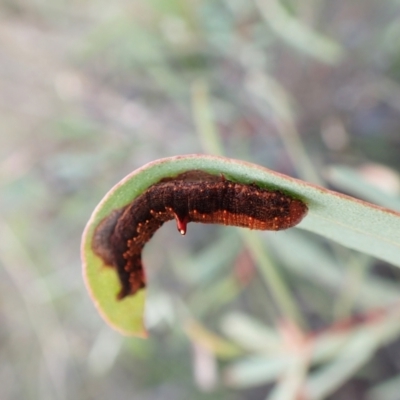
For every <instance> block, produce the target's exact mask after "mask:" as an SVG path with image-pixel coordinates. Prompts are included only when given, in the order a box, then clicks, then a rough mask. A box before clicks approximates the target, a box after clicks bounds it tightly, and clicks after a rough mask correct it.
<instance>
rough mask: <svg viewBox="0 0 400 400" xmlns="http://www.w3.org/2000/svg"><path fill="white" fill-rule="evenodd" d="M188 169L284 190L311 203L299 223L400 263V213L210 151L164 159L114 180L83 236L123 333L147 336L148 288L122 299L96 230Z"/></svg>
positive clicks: (91, 281) (100, 289)
mask: <svg viewBox="0 0 400 400" xmlns="http://www.w3.org/2000/svg"><path fill="white" fill-rule="evenodd" d="M189 170H202V171H205V172H208V173H211V174H215V175H221V176H222V175H223V176H224V177H225V178H226V179H229V180H233V181H237V182H241V183H247V184H251V183H256V184H257V185H259V186H260V187H265V188H271V189H279V190H282V191H284V192H286V193H288V194H289V195H292V196H294V197H296V198H299V199H301V200H303V201H304V202H305V203H306V204H307V205H308V208H309V212H308V215H307V216H306V217H305V218H304V219H303V221H302V222H301V223H300V224H299V225H298V227H299V228H302V229H306V230H308V231H311V232H314V233H317V234H319V235H322V236H325V237H326V238H328V239H332V240H334V241H336V242H338V243H340V244H342V245H344V246H346V247H349V248H351V249H355V250H358V251H360V252H363V253H366V254H370V255H372V256H375V257H378V258H380V259H382V260H385V261H387V262H389V263H392V264H394V265H397V266H400V214H399V213H396V212H394V211H391V210H388V209H385V208H382V207H378V206H375V205H372V204H369V203H366V202H363V201H360V200H357V199H354V198H352V197H349V196H345V195H342V194H339V193H336V192H333V191H330V190H327V189H324V188H322V187H318V186H315V185H312V184H309V183H307V182H303V181H300V180H297V179H294V178H291V177H288V176H285V175H282V174H279V173H277V172H274V171H271V170H268V169H266V168H264V167H261V166H258V165H255V164H251V163H248V162H245V161H240V160H233V159H229V158H224V157H216V156H207V155H184V156H176V157H170V158H164V159H161V160H157V161H154V162H152V163H149V164H147V165H145V166H144V167H142V168H140V169H138V170H136V171H134V172H132V173H131V174H129V175H128V176H127V177H125V178H124V179H123V180H122V181H121V182H119V183H118V184H117V185H115V186H114V187H113V188H112V189H111V190H110V191H109V192H108V193H107V194H106V195H105V197H104V198H103V200H102V201H101V202H100V204H99V205H98V206H97V207H96V209H95V210H94V212H93V214H92V216H91V218H90V220H89V222H88V224H87V226H86V229H85V232H84V234H83V238H82V261H83V265H84V277H85V281H86V284H87V287H88V290H89V292H90V294H91V296H92V298H93V300H94V302H95V304H96V306H97V308H98V309H99V312H100V313H101V315H102V316H103V317H104V318H105V319H106V320H107V321H108V322H109V323H110V324H111V325H112V326H113V327H115V328H116V329H117V330H119V331H120V332H122V333H124V334H127V335H136V336H146V331H145V328H144V324H143V314H144V304H145V292H146V290H145V289H143V290H140V291H139V292H138V293H137V294H136V295H134V296H128V297H127V298H125V299H123V300H121V301H119V300H117V298H116V296H117V293H118V291H119V289H120V285H119V281H118V278H117V274H116V273H115V271H114V270H113V269H112V268H110V267H107V266H105V265H104V264H103V261H102V260H101V259H100V258H99V257H98V256H97V255H96V254H94V252H93V250H92V240H93V234H94V231H95V229H96V227H97V226H98V224H99V223H100V222H101V221H102V220H103V219H104V218H105V217H107V216H108V215H109V214H110V213H111V212H112V211H113V210H116V209H119V208H121V207H124V206H126V205H127V204H129V203H130V202H132V201H133V200H134V199H135V198H136V197H137V196H139V195H140V194H141V193H143V192H144V191H145V190H146V189H147V188H148V187H149V186H151V185H153V184H155V183H157V182H158V181H160V180H161V179H162V178H165V177H173V176H176V175H178V174H181V173H183V172H185V171H189Z"/></svg>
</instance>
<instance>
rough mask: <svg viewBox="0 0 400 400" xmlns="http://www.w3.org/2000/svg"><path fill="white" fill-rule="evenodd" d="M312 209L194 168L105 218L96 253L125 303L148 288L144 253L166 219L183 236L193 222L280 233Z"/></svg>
mask: <svg viewBox="0 0 400 400" xmlns="http://www.w3.org/2000/svg"><path fill="white" fill-rule="evenodd" d="M307 211H308V208H307V206H306V204H305V203H304V202H302V201H301V200H298V199H295V198H292V197H291V196H289V195H287V194H285V193H283V192H282V191H280V190H269V189H263V188H260V187H258V186H257V185H256V184H243V183H237V182H232V181H230V180H227V179H226V178H225V177H224V176H222V175H220V176H218V175H212V174H209V173H206V172H203V171H198V170H193V171H188V172H185V173H182V174H180V175H178V176H176V177H174V178H165V179H163V180H161V181H160V182H158V183H156V184H154V185H152V186H150V187H148V188H147V189H146V190H145V192H143V193H142V194H141V195H139V196H138V197H136V198H135V199H134V200H133V201H132V202H131V203H130V204H128V205H127V206H125V207H123V208H122V209H119V210H115V211H113V212H112V213H111V214H110V215H109V216H107V217H106V218H104V219H103V220H102V221H101V222H100V223H99V225H98V226H97V228H96V230H95V232H94V235H93V241H92V249H93V251H94V252H95V254H96V255H97V256H99V257H100V258H101V259H102V260H103V262H104V264H105V265H108V266H111V267H113V268H115V269H116V271H117V273H118V276H119V280H120V283H121V290H120V292H119V294H118V296H117V297H118V299H123V298H124V297H126V296H128V295H134V294H135V293H136V292H137V291H138V290H140V289H142V288H144V287H145V286H146V278H145V273H144V269H143V265H142V250H143V248H144V246H145V245H146V243H147V242H148V241H149V240H150V239H151V237H152V236H153V235H154V233H155V232H156V231H157V229H159V228H160V227H161V226H162V225H163V224H164V222H166V221H169V220H172V219H175V221H176V224H177V228H178V231H179V232H180V233H181V234H182V235H185V234H186V230H187V224H188V223H189V222H201V223H205V224H224V225H232V226H239V227H246V228H249V229H260V230H273V231H278V230H282V229H287V228H291V227H293V226H295V225H297V224H298V223H299V222H300V221H301V220H302V219H303V218H304V216H305V215H306V214H307Z"/></svg>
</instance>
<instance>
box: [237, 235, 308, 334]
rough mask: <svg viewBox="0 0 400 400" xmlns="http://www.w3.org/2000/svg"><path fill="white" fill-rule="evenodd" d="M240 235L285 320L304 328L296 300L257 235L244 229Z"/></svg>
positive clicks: (304, 324)
mask: <svg viewBox="0 0 400 400" xmlns="http://www.w3.org/2000/svg"><path fill="white" fill-rule="evenodd" d="M242 237H243V239H244V241H245V242H246V244H247V247H248V248H249V250H250V252H251V254H252V256H253V259H254V261H255V262H256V265H257V266H258V269H259V271H260V273H261V275H262V277H263V278H264V281H265V283H266V285H267V286H268V287H269V288H270V290H271V293H272V296H273V297H274V300H275V302H276V304H277V305H278V307H279V309H280V311H281V312H282V314H283V315H284V316H285V318H286V319H287V320H290V321H293V322H295V323H296V324H297V325H299V326H300V327H301V328H303V329H304V328H305V327H306V323H305V321H304V319H303V317H302V315H301V313H300V311H299V309H298V307H297V305H296V301H295V299H294V298H293V296H292V295H291V294H290V292H289V290H288V289H287V287H286V286H285V284H284V281H283V279H282V278H281V277H280V275H279V273H278V271H277V268H276V267H275V265H274V263H273V262H272V261H271V259H270V258H269V257H268V254H267V252H266V251H265V250H264V245H263V243H262V242H261V240H260V237H259V235H257V233H255V232H252V231H244V232H243V233H242Z"/></svg>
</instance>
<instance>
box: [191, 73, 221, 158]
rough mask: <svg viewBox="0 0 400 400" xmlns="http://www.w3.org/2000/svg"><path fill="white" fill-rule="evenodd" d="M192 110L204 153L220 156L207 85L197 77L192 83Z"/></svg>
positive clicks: (219, 145)
mask: <svg viewBox="0 0 400 400" xmlns="http://www.w3.org/2000/svg"><path fill="white" fill-rule="evenodd" d="M192 110H193V118H194V122H195V124H196V130H197V133H198V135H199V138H200V142H201V145H202V147H203V149H204V150H205V153H208V154H213V155H219V156H222V155H223V153H224V151H223V146H222V142H221V140H220V137H219V134H218V130H217V127H216V125H215V122H214V116H213V112H212V109H211V105H210V96H209V93H208V86H207V83H206V82H205V81H204V80H200V79H199V80H197V81H195V82H193V84H192Z"/></svg>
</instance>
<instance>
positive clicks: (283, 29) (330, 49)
mask: <svg viewBox="0 0 400 400" xmlns="http://www.w3.org/2000/svg"><path fill="white" fill-rule="evenodd" d="M256 4H257V5H258V8H259V9H260V11H261V13H262V15H263V16H264V19H265V20H266V21H267V22H268V24H269V26H270V27H271V29H272V30H273V31H274V32H275V33H276V34H277V35H279V36H280V37H281V38H282V39H284V40H285V41H286V42H287V43H289V44H291V45H292V46H293V47H296V48H297V49H299V50H300V51H301V52H302V53H305V54H308V55H310V56H312V57H315V58H316V59H318V60H319V61H323V62H325V63H327V64H336V63H337V62H338V61H340V59H341V58H342V56H343V50H342V48H341V47H340V46H339V44H337V43H335V42H334V41H332V40H330V39H328V38H327V37H324V36H323V35H321V34H318V33H317V32H314V31H313V30H312V29H311V28H310V27H309V26H308V25H305V24H303V23H302V22H301V21H300V20H299V19H296V18H295V17H293V16H291V15H289V13H288V12H287V11H286V10H285V8H284V7H283V6H282V4H281V3H280V1H279V0H256Z"/></svg>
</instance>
